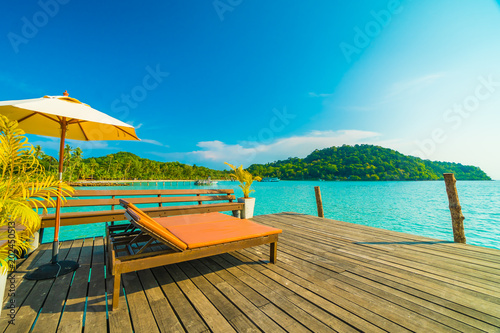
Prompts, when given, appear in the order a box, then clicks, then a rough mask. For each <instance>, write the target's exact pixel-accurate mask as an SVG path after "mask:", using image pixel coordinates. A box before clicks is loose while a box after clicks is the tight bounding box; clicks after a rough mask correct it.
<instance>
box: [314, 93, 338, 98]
mask: <svg viewBox="0 0 500 333" xmlns="http://www.w3.org/2000/svg"><path fill="white" fill-rule="evenodd" d="M309 96H310V97H322V98H326V97H330V96H333V94H317V93H315V92H310V93H309Z"/></svg>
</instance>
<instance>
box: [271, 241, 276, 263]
mask: <svg viewBox="0 0 500 333" xmlns="http://www.w3.org/2000/svg"><path fill="white" fill-rule="evenodd" d="M270 245H271V251H270V255H269V261H270V262H271V264H275V263H276V258H277V257H278V242H274V243H271V244H270Z"/></svg>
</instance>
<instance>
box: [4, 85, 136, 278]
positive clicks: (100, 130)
mask: <svg viewBox="0 0 500 333" xmlns="http://www.w3.org/2000/svg"><path fill="white" fill-rule="evenodd" d="M0 114H3V115H5V116H6V117H7V118H9V119H10V120H17V122H18V123H19V127H20V128H21V129H22V130H24V131H25V132H26V133H29V134H38V135H45V136H53V137H59V138H60V140H61V141H60V144H59V179H60V180H62V171H63V152H64V141H65V139H66V138H68V139H74V140H82V141H91V140H92V141H94V140H139V138H138V137H137V135H136V134H135V129H134V127H133V126H131V125H129V124H126V123H124V122H122V121H120V120H118V119H115V118H113V117H110V116H108V115H107V114H105V113H102V112H100V111H97V110H95V109H93V108H91V107H90V106H88V105H87V104H84V103H82V102H80V101H79V100H77V99H75V98H71V97H69V95H68V92H67V91H65V92H64V96H44V97H42V98H34V99H25V100H17V101H3V102H0ZM59 190H60V189H59ZM60 211H61V200H60V199H59V198H57V204H56V224H55V231H54V242H53V247H52V253H53V254H52V262H51V263H50V264H46V265H43V266H41V267H39V268H38V269H37V270H36V271H34V272H32V273H30V274H28V275H27V276H26V278H28V279H33V280H41V279H48V278H54V277H57V276H59V275H63V274H66V273H69V272H72V271H74V270H75V269H77V268H78V263H76V262H72V261H61V262H59V261H58V258H57V256H58V253H59V225H60Z"/></svg>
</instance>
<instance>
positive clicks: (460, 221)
mask: <svg viewBox="0 0 500 333" xmlns="http://www.w3.org/2000/svg"><path fill="white" fill-rule="evenodd" d="M443 176H444V182H445V184H446V193H447V194H448V202H449V204H450V206H449V207H450V213H451V223H452V226H453V239H454V241H455V243H464V244H465V232H464V219H465V217H464V215H463V214H462V207H461V206H460V201H459V200H458V191H457V186H456V183H457V180H456V179H455V175H454V174H452V173H444V174H443Z"/></svg>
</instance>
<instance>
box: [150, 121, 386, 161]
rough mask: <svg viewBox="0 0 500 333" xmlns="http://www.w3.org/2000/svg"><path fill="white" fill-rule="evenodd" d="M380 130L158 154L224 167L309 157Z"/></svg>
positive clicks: (213, 145) (203, 144)
mask: <svg viewBox="0 0 500 333" xmlns="http://www.w3.org/2000/svg"><path fill="white" fill-rule="evenodd" d="M379 135H380V134H379V133H375V132H368V131H358V130H342V131H312V132H310V133H307V134H305V135H301V136H292V137H288V138H282V139H278V140H275V141H273V142H271V143H269V144H263V143H259V142H244V143H239V144H226V143H224V142H222V141H218V140H214V141H202V142H199V143H198V144H197V146H198V147H199V148H201V149H199V150H195V151H191V152H184V153H182V152H180V153H154V154H155V155H157V156H161V157H164V158H166V159H169V160H181V161H184V162H185V163H191V164H193V163H196V164H201V165H206V166H210V167H213V168H218V169H221V168H223V167H224V165H223V163H224V162H229V163H232V164H238V165H239V164H243V165H244V167H248V166H249V165H251V164H252V163H267V162H273V161H276V160H280V159H286V158H288V157H305V156H307V155H308V154H310V153H311V152H312V151H314V150H315V149H323V148H327V147H331V146H340V145H343V144H357V143H364V142H367V141H371V140H373V139H375V138H377V137H379Z"/></svg>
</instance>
